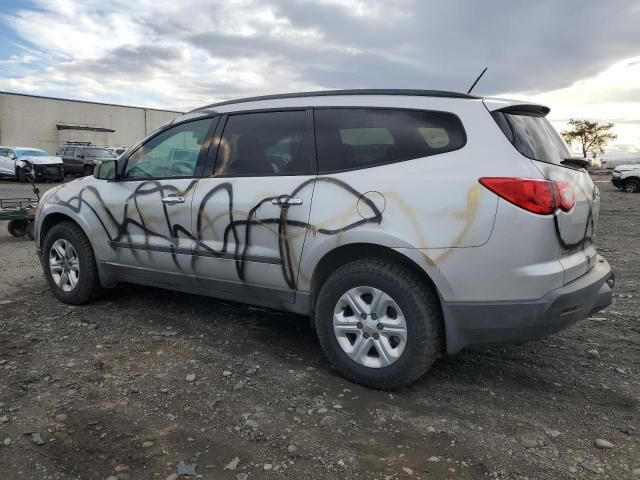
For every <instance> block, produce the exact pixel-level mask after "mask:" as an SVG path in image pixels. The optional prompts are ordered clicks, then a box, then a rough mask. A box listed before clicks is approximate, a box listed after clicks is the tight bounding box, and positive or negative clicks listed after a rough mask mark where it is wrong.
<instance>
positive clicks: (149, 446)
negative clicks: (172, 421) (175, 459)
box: [142, 440, 153, 448]
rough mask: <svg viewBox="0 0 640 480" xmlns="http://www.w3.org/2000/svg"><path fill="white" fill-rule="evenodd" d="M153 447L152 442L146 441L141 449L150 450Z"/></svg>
mask: <svg viewBox="0 0 640 480" xmlns="http://www.w3.org/2000/svg"><path fill="white" fill-rule="evenodd" d="M151 447H153V442H152V441H151V440H147V441H146V442H144V443H143V444H142V448H151Z"/></svg>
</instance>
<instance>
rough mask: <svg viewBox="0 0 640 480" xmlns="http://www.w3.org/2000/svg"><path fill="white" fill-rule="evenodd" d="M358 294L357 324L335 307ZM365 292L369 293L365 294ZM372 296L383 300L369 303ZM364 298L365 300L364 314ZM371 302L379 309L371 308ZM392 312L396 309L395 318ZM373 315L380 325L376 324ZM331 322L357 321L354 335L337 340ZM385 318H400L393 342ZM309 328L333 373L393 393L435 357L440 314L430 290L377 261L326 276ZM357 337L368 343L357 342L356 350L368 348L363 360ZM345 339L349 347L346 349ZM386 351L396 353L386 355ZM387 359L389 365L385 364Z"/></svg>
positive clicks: (346, 311) (390, 264) (398, 268)
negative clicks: (313, 323)
mask: <svg viewBox="0 0 640 480" xmlns="http://www.w3.org/2000/svg"><path fill="white" fill-rule="evenodd" d="M367 289H368V290H367ZM360 291H362V292H365V293H364V294H363V295H361V296H360V298H359V300H358V301H360V300H362V301H363V302H364V304H359V305H360V306H362V305H364V309H363V311H362V313H361V315H364V316H361V318H362V319H363V320H362V322H360V321H359V319H358V316H357V315H358V314H357V313H355V315H353V314H354V312H353V310H351V309H350V307H349V306H348V305H347V306H346V308H345V307H343V303H341V302H344V299H345V298H349V294H350V292H360ZM367 291H371V292H374V293H373V294H372V295H370V294H368V293H366V292H367ZM375 292H382V294H383V295H386V297H384V298H386V300H380V301H378V300H375V299H376V295H379V293H375ZM351 295H353V294H351ZM367 295H369V297H370V298H371V301H370V302H371V303H370V305H369V310H368V311H369V312H370V313H368V314H367V313H366V311H367V310H366V308H367V307H366V304H367ZM356 298H357V297H356ZM380 298H382V297H380ZM348 303H349V302H347V304H348ZM375 303H378V304H379V305H381V306H382V307H378V308H376V307H375V306H374V304H375ZM384 305H389V307H386V306H384ZM381 308H382V310H381ZM389 308H391V311H389V310H388V309H389ZM394 308H395V309H397V310H398V311H397V312H395V317H394V313H393V312H394ZM374 310H377V311H378V313H377V314H376V313H374ZM380 312H383V313H380ZM352 315H353V317H351V316H352ZM379 315H382V316H384V318H385V319H386V320H381V319H380V317H379ZM336 318H339V319H342V320H343V319H345V318H346V319H349V318H353V320H352V321H350V322H347V323H346V324H345V325H347V324H348V325H351V324H352V323H353V325H356V322H357V326H356V327H355V328H357V329H358V330H356V329H355V328H353V331H354V332H355V333H347V334H346V335H344V334H342V335H339V334H338V333H337V332H339V330H335V329H334V323H336V324H338V325H342V324H341V323H340V322H341V320H338V321H337V322H336ZM389 318H391V319H398V318H400V319H402V324H403V326H404V329H405V333H401V334H400V336H398V337H395V336H394V334H393V333H391V332H392V331H394V330H398V328H397V327H394V326H393V324H392V323H390V322H393V321H394V320H390V321H389V320H388V319H389ZM377 322H380V323H378V324H376V323H377ZM315 323H316V332H317V334H318V338H319V340H320V345H321V346H322V349H323V351H324V353H325V355H326V356H327V358H328V359H329V361H330V362H331V364H332V365H333V366H334V368H335V369H336V370H337V371H338V372H340V374H342V375H343V376H344V377H346V378H347V379H349V380H351V381H353V382H356V383H360V384H362V385H365V386H367V387H372V388H378V389H396V388H400V387H403V386H406V385H409V384H411V383H412V382H414V381H416V380H417V379H418V378H420V377H421V376H422V375H424V374H425V373H426V372H427V370H429V368H431V366H432V365H433V363H434V362H435V361H436V359H437V358H438V357H439V356H440V353H441V349H442V343H443V340H444V335H443V328H442V325H443V323H442V313H441V309H440V305H439V302H438V299H437V297H436V294H435V293H434V292H433V290H432V289H431V288H430V287H429V285H428V284H427V283H426V282H425V281H424V279H422V278H420V276H419V275H417V274H416V273H415V272H413V271H412V270H410V269H408V268H407V267H405V266H403V265H400V264H398V263H394V262H390V261H388V260H383V259H379V258H367V259H362V260H356V261H353V262H350V263H347V264H346V265H343V266H342V267H340V268H339V269H337V270H336V271H335V272H334V273H333V274H331V275H330V276H329V278H328V279H327V280H326V281H325V283H324V285H323V286H322V288H321V290H320V293H319V295H318V299H317V302H316V313H315ZM381 325H382V326H381ZM387 326H389V328H388V329H387ZM349 328H351V327H349ZM385 329H387V332H385ZM398 331H400V330H398ZM402 335H404V337H405V338H404V343H403V339H402ZM360 336H361V337H362V338H364V339H366V341H367V342H369V343H366V344H364V343H363V345H365V346H364V347H363V348H362V350H361V351H363V352H364V350H366V349H368V350H367V351H366V352H364V355H358V354H357V353H356V350H357V346H356V344H357V343H358V342H363V340H362V339H361V338H360ZM354 337H355V338H354ZM346 340H348V342H352V341H353V344H352V345H349V343H346ZM376 342H378V343H376ZM394 344H395V345H394ZM368 345H372V347H368ZM389 346H391V347H392V349H395V350H396V351H395V352H393V351H392V350H390V349H389ZM345 347H346V349H345ZM349 349H352V352H351V353H348V352H347V351H348V350H349ZM381 350H382V351H381ZM354 358H357V359H359V360H357V359H354ZM376 358H378V359H377V360H376ZM388 359H393V361H392V362H391V363H389V362H388Z"/></svg>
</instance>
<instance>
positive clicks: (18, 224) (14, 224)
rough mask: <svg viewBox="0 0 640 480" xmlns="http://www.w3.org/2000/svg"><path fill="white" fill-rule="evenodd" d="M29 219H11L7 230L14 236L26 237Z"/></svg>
mask: <svg viewBox="0 0 640 480" xmlns="http://www.w3.org/2000/svg"><path fill="white" fill-rule="evenodd" d="M27 223H28V221H27V220H10V221H9V224H8V225H7V230H9V233H10V234H11V235H13V236H14V237H24V236H25V235H26V234H27Z"/></svg>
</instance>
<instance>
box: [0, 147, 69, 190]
mask: <svg viewBox="0 0 640 480" xmlns="http://www.w3.org/2000/svg"><path fill="white" fill-rule="evenodd" d="M25 160H29V162H30V163H31V165H32V167H31V168H33V173H34V175H35V180H36V181H45V180H51V181H54V182H62V181H64V165H63V163H62V159H61V158H60V157H57V156H53V155H49V154H48V153H47V152H46V151H44V150H41V149H39V148H30V147H4V146H0V176H2V177H12V178H16V179H17V180H18V181H20V182H26V181H27V176H26V174H27V169H28V168H30V167H29V166H27V164H26V163H25Z"/></svg>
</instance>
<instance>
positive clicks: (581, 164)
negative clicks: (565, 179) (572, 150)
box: [560, 157, 589, 168]
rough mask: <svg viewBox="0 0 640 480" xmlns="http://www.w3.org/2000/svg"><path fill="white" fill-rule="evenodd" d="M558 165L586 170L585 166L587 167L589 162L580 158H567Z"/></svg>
mask: <svg viewBox="0 0 640 480" xmlns="http://www.w3.org/2000/svg"><path fill="white" fill-rule="evenodd" d="M560 163H561V164H563V165H567V166H568V167H577V168H587V166H588V165H589V160H587V159H586V158H582V157H569V158H565V159H564V160H562V161H561V162H560Z"/></svg>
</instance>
